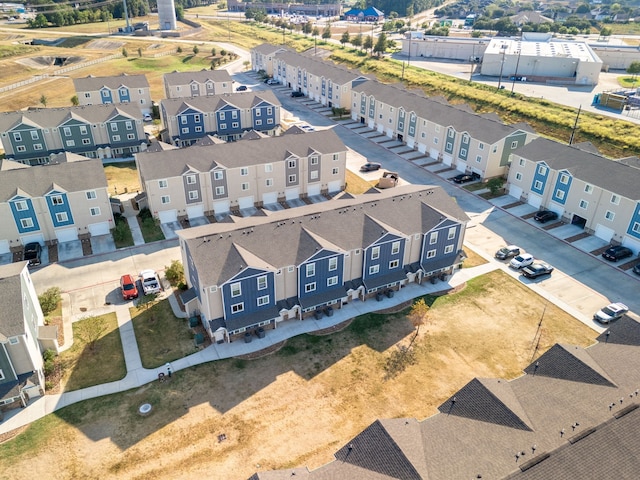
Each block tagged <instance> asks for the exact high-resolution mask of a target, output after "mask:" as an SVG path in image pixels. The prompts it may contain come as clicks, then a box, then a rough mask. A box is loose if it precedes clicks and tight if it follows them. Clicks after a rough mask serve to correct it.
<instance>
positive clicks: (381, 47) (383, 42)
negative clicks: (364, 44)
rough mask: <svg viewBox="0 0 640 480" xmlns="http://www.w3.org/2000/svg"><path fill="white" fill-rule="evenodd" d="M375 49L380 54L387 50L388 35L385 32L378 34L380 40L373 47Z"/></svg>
mask: <svg viewBox="0 0 640 480" xmlns="http://www.w3.org/2000/svg"><path fill="white" fill-rule="evenodd" d="M373 51H374V53H377V54H378V56H380V55H382V54H383V53H384V52H386V51H387V35H386V34H385V33H384V32H380V35H378V41H377V42H376V44H375V46H374V47H373Z"/></svg>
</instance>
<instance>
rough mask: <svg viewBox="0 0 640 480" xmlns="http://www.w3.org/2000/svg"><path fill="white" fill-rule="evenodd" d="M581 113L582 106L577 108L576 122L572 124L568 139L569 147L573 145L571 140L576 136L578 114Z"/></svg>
mask: <svg viewBox="0 0 640 480" xmlns="http://www.w3.org/2000/svg"><path fill="white" fill-rule="evenodd" d="M581 111H582V104H580V107H579V108H578V114H577V115H576V121H575V122H574V124H573V130H571V137H570V138H569V145H573V139H574V137H575V135H576V130H577V129H578V119H579V118H580V112H581Z"/></svg>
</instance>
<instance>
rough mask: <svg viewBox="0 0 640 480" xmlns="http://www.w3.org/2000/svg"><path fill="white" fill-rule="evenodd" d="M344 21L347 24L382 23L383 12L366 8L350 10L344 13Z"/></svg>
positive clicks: (373, 8)
mask: <svg viewBox="0 0 640 480" xmlns="http://www.w3.org/2000/svg"><path fill="white" fill-rule="evenodd" d="M344 19H345V20H346V21H348V22H374V23H378V22H384V12H382V11H380V10H378V9H377V8H375V7H368V8H366V9H364V10H361V9H359V8H352V9H351V10H349V11H347V12H345V14H344Z"/></svg>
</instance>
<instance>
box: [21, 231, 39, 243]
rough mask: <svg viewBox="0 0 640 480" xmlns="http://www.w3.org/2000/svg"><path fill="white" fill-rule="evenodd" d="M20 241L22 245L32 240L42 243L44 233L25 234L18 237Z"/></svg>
mask: <svg viewBox="0 0 640 480" xmlns="http://www.w3.org/2000/svg"><path fill="white" fill-rule="evenodd" d="M20 242H21V243H22V245H26V244H27V243H33V242H38V243H39V244H40V245H44V235H42V234H41V233H36V234H33V235H25V236H24V237H20Z"/></svg>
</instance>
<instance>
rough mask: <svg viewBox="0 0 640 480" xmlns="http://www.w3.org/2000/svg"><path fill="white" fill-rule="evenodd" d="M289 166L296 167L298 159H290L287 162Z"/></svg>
mask: <svg viewBox="0 0 640 480" xmlns="http://www.w3.org/2000/svg"><path fill="white" fill-rule="evenodd" d="M287 168H296V161H295V160H289V161H288V162H287Z"/></svg>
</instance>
